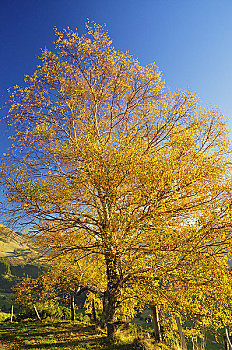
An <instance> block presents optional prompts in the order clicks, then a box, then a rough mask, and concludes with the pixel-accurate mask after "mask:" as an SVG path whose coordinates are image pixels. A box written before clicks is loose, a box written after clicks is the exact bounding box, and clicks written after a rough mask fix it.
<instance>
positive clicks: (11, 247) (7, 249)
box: [0, 224, 29, 261]
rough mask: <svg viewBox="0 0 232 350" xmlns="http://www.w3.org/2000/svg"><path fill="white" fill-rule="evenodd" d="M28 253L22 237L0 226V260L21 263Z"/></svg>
mask: <svg viewBox="0 0 232 350" xmlns="http://www.w3.org/2000/svg"><path fill="white" fill-rule="evenodd" d="M28 251H29V248H28V246H27V245H26V244H25V243H24V241H23V239H22V237H21V236H20V235H18V234H16V233H15V232H14V231H12V230H10V229H9V228H8V227H6V226H4V225H2V224H0V258H13V259H16V260H17V261H18V260H19V261H23V260H24V258H25V255H26V254H27V252H28Z"/></svg>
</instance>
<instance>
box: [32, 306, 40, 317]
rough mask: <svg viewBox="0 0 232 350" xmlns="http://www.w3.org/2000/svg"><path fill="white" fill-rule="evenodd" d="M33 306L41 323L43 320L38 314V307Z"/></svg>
mask: <svg viewBox="0 0 232 350" xmlns="http://www.w3.org/2000/svg"><path fill="white" fill-rule="evenodd" d="M33 306H34V309H35V312H36V316H37V317H38V320H40V321H41V318H40V315H39V313H38V310H37V308H36V306H35V305H33Z"/></svg>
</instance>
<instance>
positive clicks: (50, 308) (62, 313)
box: [17, 303, 71, 321]
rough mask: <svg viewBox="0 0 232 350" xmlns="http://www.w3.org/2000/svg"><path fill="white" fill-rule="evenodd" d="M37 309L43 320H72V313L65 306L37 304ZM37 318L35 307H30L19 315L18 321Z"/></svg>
mask: <svg viewBox="0 0 232 350" xmlns="http://www.w3.org/2000/svg"><path fill="white" fill-rule="evenodd" d="M36 308H37V310H38V313H39V315H40V317H41V319H43V320H46V319H50V320H61V319H63V320H70V318H71V312H70V310H69V309H68V308H67V307H65V306H59V305H58V304H48V303H44V304H36ZM35 318H37V315H36V312H35V309H34V307H33V306H32V307H28V308H27V309H24V310H23V311H22V312H20V313H19V314H18V315H17V321H21V320H25V319H35Z"/></svg>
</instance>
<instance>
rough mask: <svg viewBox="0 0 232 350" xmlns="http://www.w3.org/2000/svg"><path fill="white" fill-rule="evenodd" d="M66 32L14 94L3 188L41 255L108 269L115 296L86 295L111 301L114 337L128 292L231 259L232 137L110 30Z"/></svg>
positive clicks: (107, 311)
mask: <svg viewBox="0 0 232 350" xmlns="http://www.w3.org/2000/svg"><path fill="white" fill-rule="evenodd" d="M56 35H57V41H56V47H55V49H54V51H53V52H52V51H49V50H47V49H45V50H43V51H42V57H41V65H40V66H38V69H37V71H36V72H35V73H34V74H33V75H32V76H27V77H26V86H25V87H18V86H16V87H15V88H13V90H12V91H11V94H10V98H9V103H10V108H9V113H8V116H7V119H8V122H9V124H10V125H12V126H14V127H15V134H14V135H13V137H12V139H13V140H12V143H13V145H12V149H11V152H10V154H9V155H8V156H6V157H5V159H3V161H2V168H1V169H2V171H1V174H2V183H3V184H4V186H5V191H6V201H7V204H6V205H7V206H8V214H9V216H10V217H11V218H14V220H19V221H20V223H21V224H23V223H24V224H25V225H27V228H28V230H29V237H32V236H33V237H34V241H35V243H36V244H37V245H38V246H39V250H40V252H43V254H49V256H50V257H52V256H59V255H60V254H65V253H67V252H72V254H77V256H78V259H86V258H87V257H88V258H89V259H102V261H104V267H105V269H104V273H103V279H105V281H106V285H105V288H104V290H102V289H101V288H99V286H98V285H97V281H96V282H94V281H93V283H92V285H83V286H80V289H79V293H81V292H82V291H83V290H92V291H94V292H95V293H97V294H98V295H99V296H100V297H101V298H102V299H103V320H104V323H105V324H106V325H107V326H108V329H109V335H110V332H111V331H110V330H112V327H110V325H111V323H112V322H114V320H115V317H116V315H117V310H118V308H119V307H120V305H121V303H122V294H123V293H124V292H125V291H126V290H127V288H131V287H132V286H136V285H138V284H139V283H140V282H141V281H143V283H144V282H145V281H146V280H149V281H150V282H151V281H153V282H152V283H153V285H154V286H157V288H158V286H159V281H161V280H165V278H168V276H169V275H170V274H171V273H173V274H176V276H178V273H179V272H178V271H183V267H184V266H188V267H189V271H191V268H190V267H191V266H194V259H197V256H198V253H199V254H201V255H199V256H203V255H204V254H205V256H206V255H207V256H208V257H209V258H210V259H214V257H215V256H217V255H220V254H222V252H223V254H224V255H225V256H226V257H227V256H230V254H231V246H232V245H231V223H230V202H231V188H230V187H231V186H230V177H231V173H230V163H229V155H228V154H229V153H228V152H229V147H230V145H229V141H228V131H227V127H226V124H225V122H224V117H223V115H222V113H221V112H220V111H219V110H218V109H217V108H216V107H210V108H208V109H201V106H200V104H199V101H198V98H197V97H196V96H195V94H194V93H193V92H191V91H190V90H187V91H177V92H171V91H169V90H168V89H167V88H166V87H165V84H164V81H163V80H162V77H161V73H160V72H159V70H158V68H157V67H156V65H155V64H151V65H149V66H146V67H144V66H142V65H141V64H140V63H139V62H138V60H136V59H134V58H133V57H132V56H131V55H129V54H128V53H122V52H118V51H116V50H115V48H114V47H113V45H112V42H111V40H110V38H109V36H108V34H107V33H106V32H105V31H104V28H102V27H101V26H99V25H93V26H91V25H89V24H87V29H86V33H85V34H83V35H79V34H78V33H77V32H76V31H71V30H70V29H67V30H64V31H62V32H58V31H56ZM191 226H195V227H196V229H191ZM191 257H193V258H191ZM198 260H199V259H198ZM211 265H212V264H211ZM180 275H181V273H180ZM194 278H198V276H195V275H194ZM150 282H149V283H150Z"/></svg>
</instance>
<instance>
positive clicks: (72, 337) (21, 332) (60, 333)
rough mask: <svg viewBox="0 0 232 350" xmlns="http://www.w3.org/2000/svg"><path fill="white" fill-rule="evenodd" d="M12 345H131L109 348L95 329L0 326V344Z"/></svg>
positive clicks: (50, 348)
mask: <svg viewBox="0 0 232 350" xmlns="http://www.w3.org/2000/svg"><path fill="white" fill-rule="evenodd" d="M1 342H2V343H3V344H4V343H6V344H11V345H12V344H13V349H21V350H24V349H34V350H59V349H64V350H71V349H75V350H85V349H89V350H91V349H92V350H93V349H94V350H107V349H109V350H113V349H115V350H129V349H133V346H132V345H131V344H122V343H120V342H118V343H116V344H111V343H109V342H108V340H107V338H106V334H105V333H104V332H102V331H97V330H95V326H94V325H83V324H82V323H80V322H77V321H75V323H74V324H72V323H70V322H67V321H66V322H65V321H63V322H61V321H59V322H42V323H40V322H37V321H36V322H35V321H34V322H20V323H16V322H14V323H10V322H2V323H1V325H0V343H1Z"/></svg>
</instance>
